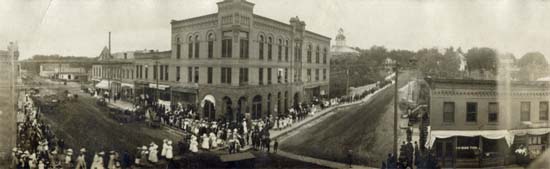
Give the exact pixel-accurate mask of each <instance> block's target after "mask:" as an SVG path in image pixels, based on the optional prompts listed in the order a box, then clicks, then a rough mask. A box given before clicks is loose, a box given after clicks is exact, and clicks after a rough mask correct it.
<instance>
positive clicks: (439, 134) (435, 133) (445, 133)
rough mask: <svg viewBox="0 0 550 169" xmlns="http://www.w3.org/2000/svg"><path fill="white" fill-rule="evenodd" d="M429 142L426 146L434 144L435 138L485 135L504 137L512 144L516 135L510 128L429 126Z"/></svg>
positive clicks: (491, 137) (485, 136)
mask: <svg viewBox="0 0 550 169" xmlns="http://www.w3.org/2000/svg"><path fill="white" fill-rule="evenodd" d="M428 131H429V132H428V139H429V140H428V142H426V145H425V146H426V147H427V148H430V147H432V146H433V144H434V142H435V139H438V138H440V139H445V138H450V137H455V136H460V137H477V136H480V137H484V138H487V139H502V138H504V139H505V140H506V143H507V144H508V146H511V145H512V143H513V142H514V135H513V134H511V133H510V132H508V130H431V131H430V128H428Z"/></svg>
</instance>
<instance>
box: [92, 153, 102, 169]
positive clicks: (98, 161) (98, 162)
mask: <svg viewBox="0 0 550 169" xmlns="http://www.w3.org/2000/svg"><path fill="white" fill-rule="evenodd" d="M102 153H103V152H100V153H99V155H98V154H95V155H94V160H93V162H92V166H91V167H90V169H103V168H104V167H103V157H102V156H100V155H101V154H102Z"/></svg>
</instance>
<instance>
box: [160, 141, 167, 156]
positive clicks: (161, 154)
mask: <svg viewBox="0 0 550 169" xmlns="http://www.w3.org/2000/svg"><path fill="white" fill-rule="evenodd" d="M167 146H168V140H166V139H164V140H162V150H161V151H160V156H161V157H163V158H164V157H166V147H167Z"/></svg>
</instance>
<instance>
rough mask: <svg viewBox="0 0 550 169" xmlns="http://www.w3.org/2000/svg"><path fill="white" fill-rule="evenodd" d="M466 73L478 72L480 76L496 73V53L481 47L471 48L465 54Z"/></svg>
mask: <svg viewBox="0 0 550 169" xmlns="http://www.w3.org/2000/svg"><path fill="white" fill-rule="evenodd" d="M465 57H466V62H467V63H468V66H467V69H468V72H472V71H479V72H480V73H481V74H484V73H485V72H487V71H488V72H490V73H493V74H494V75H496V73H497V52H496V51H495V50H494V49H491V48H487V47H481V48H477V47H475V48H471V49H470V50H468V52H466V55H465Z"/></svg>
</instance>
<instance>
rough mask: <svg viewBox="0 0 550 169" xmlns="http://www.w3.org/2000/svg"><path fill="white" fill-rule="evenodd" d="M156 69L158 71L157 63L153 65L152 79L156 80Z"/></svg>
mask: <svg viewBox="0 0 550 169" xmlns="http://www.w3.org/2000/svg"><path fill="white" fill-rule="evenodd" d="M158 71H159V70H158V66H157V65H154V66H153V79H154V80H157V78H158Z"/></svg>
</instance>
